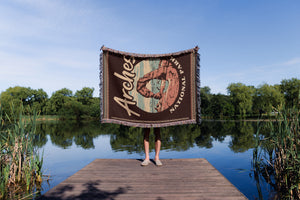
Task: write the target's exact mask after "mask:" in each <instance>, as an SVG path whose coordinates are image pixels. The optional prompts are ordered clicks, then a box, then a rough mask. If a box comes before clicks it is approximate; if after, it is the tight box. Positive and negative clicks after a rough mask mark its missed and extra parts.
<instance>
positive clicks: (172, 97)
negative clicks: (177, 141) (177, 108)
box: [130, 59, 180, 113]
mask: <svg viewBox="0 0 300 200" xmlns="http://www.w3.org/2000/svg"><path fill="white" fill-rule="evenodd" d="M134 70H135V71H134V73H136V77H135V79H134V85H135V89H133V90H132V91H131V92H130V95H131V96H133V98H134V101H136V105H137V106H138V107H139V108H140V109H142V110H144V111H146V112H148V113H157V112H162V111H164V110H166V109H168V108H170V107H171V106H172V105H173V104H174V102H175V101H176V99H177V97H178V94H179V83H180V81H179V75H178V71H177V70H176V68H174V67H173V65H172V62H171V61H169V60H167V59H149V60H144V61H141V62H139V63H138V64H136V65H135V69H134Z"/></svg>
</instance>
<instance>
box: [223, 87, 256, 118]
mask: <svg viewBox="0 0 300 200" xmlns="http://www.w3.org/2000/svg"><path fill="white" fill-rule="evenodd" d="M227 90H228V93H229V95H230V97H231V101H232V104H233V106H234V108H235V114H236V115H239V116H241V117H246V114H247V112H251V110H252V105H253V96H254V87H252V86H246V85H244V84H242V83H231V84H230V85H229V86H228V87H227Z"/></svg>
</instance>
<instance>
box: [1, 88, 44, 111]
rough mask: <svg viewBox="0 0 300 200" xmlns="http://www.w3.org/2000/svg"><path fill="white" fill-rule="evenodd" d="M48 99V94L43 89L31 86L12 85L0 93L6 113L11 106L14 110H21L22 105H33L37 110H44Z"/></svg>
mask: <svg viewBox="0 0 300 200" xmlns="http://www.w3.org/2000/svg"><path fill="white" fill-rule="evenodd" d="M47 100H48V95H47V93H46V92H45V91H44V90H43V89H38V90H34V89H31V88H30V87H20V86H16V87H10V88H8V89H7V90H6V91H4V92H2V93H1V95H0V102H1V104H2V108H3V110H4V111H5V112H6V113H10V106H13V107H14V111H15V112H16V113H18V112H19V111H20V105H21V104H22V105H23V106H24V107H25V108H26V106H31V107H32V108H33V109H35V110H36V111H37V112H43V108H44V106H45V104H46V101H47Z"/></svg>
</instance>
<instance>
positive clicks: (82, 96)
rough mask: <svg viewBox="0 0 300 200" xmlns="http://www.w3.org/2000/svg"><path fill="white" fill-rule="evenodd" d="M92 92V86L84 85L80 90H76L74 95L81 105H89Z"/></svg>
mask: <svg viewBox="0 0 300 200" xmlns="http://www.w3.org/2000/svg"><path fill="white" fill-rule="evenodd" d="M93 93H94V88H89V87H84V88H82V89H81V90H77V91H76V93H75V95H74V97H76V98H77V101H79V102H81V103H82V104H83V105H90V104H91V103H92V99H93Z"/></svg>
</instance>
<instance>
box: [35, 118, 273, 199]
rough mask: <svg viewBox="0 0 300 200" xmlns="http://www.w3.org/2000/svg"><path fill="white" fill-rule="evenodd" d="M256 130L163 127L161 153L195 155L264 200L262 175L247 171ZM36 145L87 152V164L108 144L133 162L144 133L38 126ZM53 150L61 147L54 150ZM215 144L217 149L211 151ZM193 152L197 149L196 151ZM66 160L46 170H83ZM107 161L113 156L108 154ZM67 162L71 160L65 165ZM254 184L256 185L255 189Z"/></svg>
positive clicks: (221, 125)
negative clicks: (58, 167)
mask: <svg viewBox="0 0 300 200" xmlns="http://www.w3.org/2000/svg"><path fill="white" fill-rule="evenodd" d="M257 127H258V126H257V122H245V121H242V122H240V121H238V122H237V121H203V122H202V124H201V125H200V126H198V125H182V126H173V127H168V128H161V139H162V147H161V149H162V150H165V152H164V154H167V153H168V152H169V153H173V152H176V153H175V154H176V155H180V156H178V157H180V158H186V157H189V153H195V154H193V156H192V157H198V156H200V155H201V157H202V156H203V157H204V158H206V159H208V160H209V162H211V163H212V164H213V165H214V166H215V167H216V168H217V169H218V170H219V171H220V172H221V173H222V174H223V175H224V176H225V177H226V178H227V179H229V180H230V181H231V182H232V183H233V184H234V185H235V186H237V187H238V188H239V189H240V191H241V192H243V193H244V194H245V195H246V196H247V198H249V199H267V198H266V197H268V195H270V194H271V193H272V192H274V189H270V187H271V185H269V184H268V183H267V181H266V180H264V179H262V176H261V175H260V174H257V173H253V171H252V170H251V169H250V168H251V157H252V149H253V148H254V147H255V133H256V132H257ZM260 134H262V135H261V137H267V136H268V134H269V129H268V128H266V127H265V126H261V127H260ZM100 136H101V137H100ZM102 136H104V137H102ZM99 138H105V142H106V143H105V142H104V141H101V142H100V143H99V141H100V140H99ZM34 141H35V145H36V146H37V147H39V148H43V146H45V145H46V144H49V143H51V145H49V146H50V148H49V149H48V151H51V148H53V149H56V151H60V150H61V152H62V153H61V154H64V153H63V152H68V150H69V149H76V151H77V153H78V152H80V150H78V149H84V150H86V149H89V151H82V152H86V155H89V156H90V157H92V158H91V159H94V158H99V154H98V153H99V152H97V148H99V145H104V146H105V148H107V144H108V146H109V145H110V147H111V149H109V148H107V149H108V152H111V151H114V153H115V154H116V155H117V154H118V155H122V156H124V154H123V153H127V154H131V156H133V157H135V158H136V156H138V155H135V154H140V155H143V153H144V147H143V129H142V128H133V127H126V126H121V125H116V124H100V123H99V122H85V123H76V122H70V121H54V122H46V123H39V124H38V125H37V134H36V137H35V140H34ZM94 142H95V143H94ZM104 143H105V144H104ZM53 145H54V146H56V147H59V148H54V147H52V146H53ZM74 145H76V147H74ZM214 145H216V146H215V147H214ZM78 147H79V148H78ZM57 149H59V150H57ZM65 149H66V150H65ZM195 149H197V150H196V151H195ZM198 149H199V151H198ZM200 149H201V150H200ZM150 150H151V151H152V152H154V134H153V133H151V134H150ZM186 152H189V153H186ZM228 152H229V153H228ZM249 152H250V153H249ZM105 153H107V152H106V151H103V152H101V156H102V157H104V158H105V157H106V155H102V154H105ZM46 154H47V153H46ZM49 154H50V153H48V158H49ZM93 154H94V156H93ZM65 155H67V156H65V157H63V159H62V160H61V161H55V162H53V160H51V159H50V161H49V162H48V166H49V165H50V164H49V163H55V164H54V165H53V166H55V167H57V166H60V168H63V167H61V166H65V165H68V164H69V165H68V166H81V165H80V164H81V162H83V161H82V160H83V157H84V156H83V157H81V158H77V155H76V159H72V156H70V155H71V154H69V153H65ZM169 155H170V154H169ZM173 155H174V154H173ZM101 156H100V157H101ZM57 157H60V156H54V158H55V159H59V158H57ZM109 157H112V156H111V154H110V155H109ZM129 157H130V156H129ZM171 157H172V156H171ZM66 159H70V160H67V161H66ZM238 167H239V169H244V170H243V173H241V172H237V170H236V169H237V168H238ZM69 168H70V167H67V168H66V171H63V172H62V174H64V175H65V174H67V171H69ZM80 168H82V166H81V167H78V169H77V170H79V169H80ZM60 170H63V169H60ZM254 172H255V171H254ZM69 175H72V174H69ZM252 181H254V182H255V183H254V185H253V182H252ZM251 182H252V183H251ZM251 184H252V185H251ZM245 185H246V186H245ZM266 188H267V189H266Z"/></svg>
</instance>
